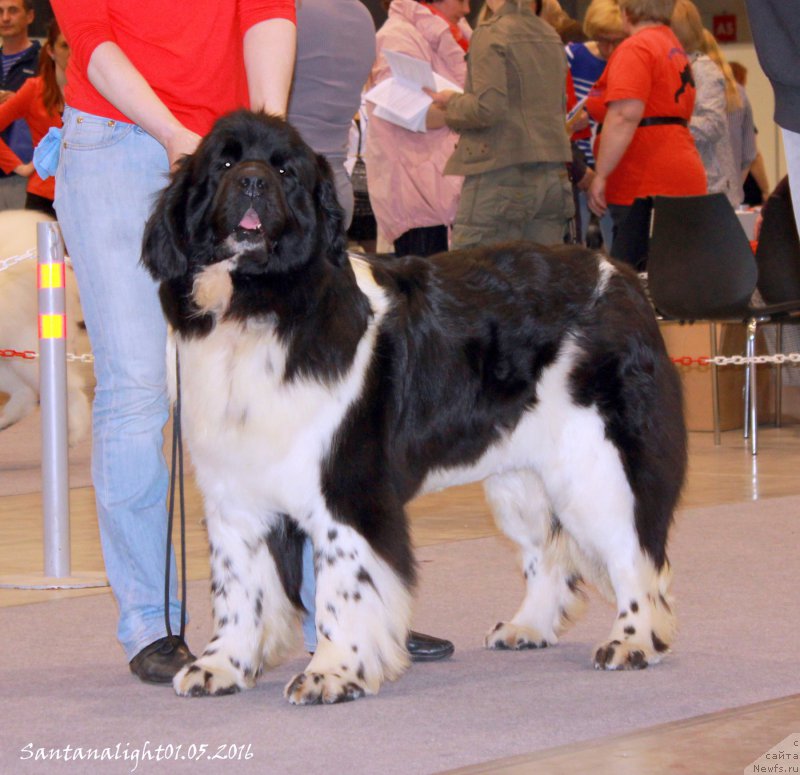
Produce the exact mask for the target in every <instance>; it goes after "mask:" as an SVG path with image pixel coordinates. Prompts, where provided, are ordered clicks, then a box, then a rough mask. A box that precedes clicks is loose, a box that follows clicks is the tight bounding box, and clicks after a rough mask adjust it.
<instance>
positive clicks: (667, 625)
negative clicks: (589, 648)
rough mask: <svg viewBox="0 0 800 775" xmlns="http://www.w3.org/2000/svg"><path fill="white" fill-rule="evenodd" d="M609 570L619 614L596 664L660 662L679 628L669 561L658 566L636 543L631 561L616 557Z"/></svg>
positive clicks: (618, 666)
mask: <svg viewBox="0 0 800 775" xmlns="http://www.w3.org/2000/svg"><path fill="white" fill-rule="evenodd" d="M608 570H609V579H610V581H611V585H612V587H613V589H614V595H615V597H616V602H617V617H616V619H615V620H614V624H613V626H612V628H611V634H610V635H609V637H608V640H607V641H605V642H604V643H602V644H600V645H599V646H598V647H597V649H596V650H595V654H594V659H593V664H594V666H595V668H596V669H598V670H639V669H642V668H645V667H647V666H648V665H653V664H655V663H657V662H659V661H660V660H661V659H662V657H663V656H664V655H665V653H666V652H667V651H668V650H669V647H670V645H671V643H672V641H673V640H674V638H675V633H676V629H677V624H676V619H675V614H674V612H673V602H672V598H671V597H670V594H669V584H670V580H671V573H670V568H669V564H667V563H665V564H664V567H662V568H661V569H657V568H656V566H655V564H654V563H653V561H652V559H651V558H650V557H649V556H648V555H647V553H645V552H643V551H642V550H641V549H640V548H639V547H636V549H635V550H633V551H632V552H631V559H630V562H626V563H622V562H619V561H616V560H612V561H611V562H610V563H609V569H608Z"/></svg>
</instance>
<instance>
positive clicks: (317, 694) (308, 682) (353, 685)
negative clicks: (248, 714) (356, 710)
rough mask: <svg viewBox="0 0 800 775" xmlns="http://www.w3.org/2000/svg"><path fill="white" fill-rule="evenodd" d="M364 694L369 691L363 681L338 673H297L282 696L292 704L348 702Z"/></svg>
mask: <svg viewBox="0 0 800 775" xmlns="http://www.w3.org/2000/svg"><path fill="white" fill-rule="evenodd" d="M365 694H371V692H370V691H369V689H368V688H367V686H366V685H365V684H364V683H362V682H361V681H359V680H352V678H349V677H344V676H341V675H339V674H338V673H312V672H305V673H298V674H297V675H296V676H295V677H294V678H292V680H291V681H289V683H288V684H286V688H285V689H284V690H283V696H284V697H286V699H287V700H289V702H291V703H292V705H319V704H325V705H329V704H332V703H334V702H350V700H357V699H358V698H359V697H363V696H364V695H365Z"/></svg>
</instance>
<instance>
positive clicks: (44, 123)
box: [0, 78, 61, 199]
mask: <svg viewBox="0 0 800 775" xmlns="http://www.w3.org/2000/svg"><path fill="white" fill-rule="evenodd" d="M43 89H44V84H43V82H42V79H41V78H28V80H27V81H25V83H23V84H22V86H20V88H19V91H18V92H16V93H15V94H12V95H11V96H10V97H9V98H8V99H7V100H6V101H5V102H4V103H3V104H2V105H0V130H3V129H5V128H6V127H7V126H8V125H9V124H10V123H11V122H12V121H16V120H17V119H18V118H23V119H25V122H26V123H27V124H28V127H29V128H30V130H31V137H32V138H33V144H34V146H36V145H38V144H39V141H40V140H41V139H42V138H43V137H44V136H45V135H46V134H47V130H48V129H50V127H51V126H61V115H60V114H58V113H56V114H52V113H48V112H47V111H46V110H45V108H44V102H43V101H42V91H43ZM20 164H22V160H21V159H20V158H19V157H18V156H17V154H15V153H14V151H12V150H11V148H9V147H8V145H6V144H5V143H4V142H3V141H2V140H0V169H2V170H3V172H5V173H10V172H13V171H14V170H15V169H16V168H17V167H18V166H19V165H20ZM27 190H28V192H29V193H31V194H36V195H37V196H43V197H46V198H47V199H52V198H53V196H54V195H55V178H53V177H49V178H47V180H42V179H41V178H40V177H39V175H38V174H37V173H36V172H34V173H33V174H32V175H31V176H30V177H29V178H28V185H27Z"/></svg>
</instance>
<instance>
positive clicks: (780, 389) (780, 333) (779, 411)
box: [775, 323, 783, 428]
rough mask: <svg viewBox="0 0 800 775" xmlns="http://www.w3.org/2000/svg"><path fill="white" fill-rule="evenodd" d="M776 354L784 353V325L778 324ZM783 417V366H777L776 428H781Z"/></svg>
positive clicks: (778, 364)
mask: <svg viewBox="0 0 800 775" xmlns="http://www.w3.org/2000/svg"><path fill="white" fill-rule="evenodd" d="M777 338H778V341H777V343H776V344H777V346H776V348H775V352H777V353H782V352H783V323H778V331H777ZM782 415H783V364H780V363H777V364H776V365H775V427H776V428H780V427H781V423H782V420H783V418H782Z"/></svg>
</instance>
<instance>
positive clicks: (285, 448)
mask: <svg viewBox="0 0 800 775" xmlns="http://www.w3.org/2000/svg"><path fill="white" fill-rule="evenodd" d="M178 344H179V352H180V359H181V382H182V390H181V395H182V405H183V422H184V427H185V433H186V438H187V441H188V446H189V449H190V452H191V455H192V460H193V462H194V465H195V468H196V469H197V474H198V478H199V479H200V482H201V486H203V482H206V483H207V485H208V487H213V488H215V489H216V490H217V491H220V490H226V489H228V488H229V489H230V491H231V492H232V491H234V490H237V489H238V490H239V491H247V492H248V493H250V494H251V495H252V494H254V493H260V494H261V497H264V498H267V499H269V501H270V502H269V503H265V505H266V506H267V507H268V508H270V509H275V510H284V511H290V512H291V511H293V510H295V509H297V508H300V507H302V506H303V505H304V504H303V503H301V501H303V499H305V498H308V497H309V495H310V494H311V493H318V492H319V479H320V464H321V461H322V459H323V458H324V456H325V455H326V453H327V451H328V449H329V447H330V443H331V439H332V437H333V434H334V433H335V431H336V429H337V428H338V427H339V425H340V424H341V422H342V419H343V418H344V415H345V413H346V412H347V408H348V406H349V405H350V403H351V402H352V401H353V399H354V398H355V396H356V395H357V394H358V392H359V390H360V389H361V379H362V378H361V376H360V370H359V369H353V370H351V372H350V373H349V374H347V375H345V376H344V378H343V379H341V380H338V381H336V382H334V383H332V384H323V383H321V382H319V381H317V380H313V379H304V378H295V379H294V380H292V381H288V382H287V381H286V380H285V379H284V371H285V366H286V358H287V353H286V348H285V346H284V345H283V343H282V342H281V341H279V340H278V338H277V336H276V335H275V333H274V331H273V329H272V327H271V326H269V325H268V324H266V323H263V322H249V323H247V324H245V325H241V324H231V323H221V324H218V325H217V326H216V327H215V329H214V330H213V331H212V332H211V333H210V334H209V335H208V336H206V337H203V338H201V339H192V340H189V341H179V343H178ZM204 489H206V490H207V489H208V488H207V487H205V486H204ZM207 494H208V492H207ZM224 497H233V496H232V495H230V493H228V494H226V495H225V496H224Z"/></svg>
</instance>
